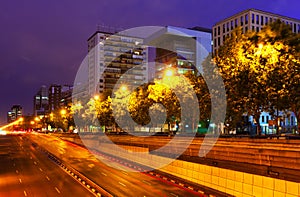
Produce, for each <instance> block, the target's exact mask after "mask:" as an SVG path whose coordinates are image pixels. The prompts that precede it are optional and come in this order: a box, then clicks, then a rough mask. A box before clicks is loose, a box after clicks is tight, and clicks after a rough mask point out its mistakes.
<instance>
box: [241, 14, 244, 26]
mask: <svg viewBox="0 0 300 197" xmlns="http://www.w3.org/2000/svg"><path fill="white" fill-rule="evenodd" d="M243 25H244V16H241V26H243Z"/></svg>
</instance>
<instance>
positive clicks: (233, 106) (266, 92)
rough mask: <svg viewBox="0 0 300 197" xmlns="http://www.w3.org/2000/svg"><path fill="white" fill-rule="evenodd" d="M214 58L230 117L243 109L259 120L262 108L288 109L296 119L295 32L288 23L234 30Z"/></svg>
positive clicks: (296, 38)
mask: <svg viewBox="0 0 300 197" xmlns="http://www.w3.org/2000/svg"><path fill="white" fill-rule="evenodd" d="M215 61H216V63H217V65H218V66H219V68H220V70H221V73H222V77H223V78H224V82H225V86H226V90H227V98H228V104H229V106H230V110H229V111H232V112H233V113H232V114H233V116H234V113H237V114H238V116H240V115H241V114H242V113H245V112H246V113H247V114H248V115H253V117H254V119H255V120H256V122H259V117H260V114H261V112H262V111H270V112H273V113H274V111H275V110H292V111H293V112H294V113H295V114H296V116H298V117H297V118H298V120H299V115H298V114H299V93H298V92H299V91H298V90H299V80H298V79H299V35H297V36H296V35H295V34H293V33H292V31H291V29H290V27H289V26H287V25H286V24H284V23H282V22H280V21H276V22H275V23H272V24H270V25H268V26H266V27H265V28H263V29H262V30H261V31H260V32H248V33H245V34H242V33H241V30H239V29H237V30H235V31H234V32H233V34H232V36H231V37H229V38H227V40H226V41H225V44H224V45H223V46H222V47H221V48H220V50H219V51H218V54H217V56H216V57H215ZM297 91H298V92H297ZM292 99H293V100H292ZM292 106H293V107H292ZM229 114H231V113H229ZM233 116H230V117H233ZM298 125H299V124H298ZM258 126H259V125H258Z"/></svg>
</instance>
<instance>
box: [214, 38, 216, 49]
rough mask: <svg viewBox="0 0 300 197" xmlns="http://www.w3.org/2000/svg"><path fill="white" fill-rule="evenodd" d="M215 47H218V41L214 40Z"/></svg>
mask: <svg viewBox="0 0 300 197" xmlns="http://www.w3.org/2000/svg"><path fill="white" fill-rule="evenodd" d="M214 46H215V47H217V39H215V40H214Z"/></svg>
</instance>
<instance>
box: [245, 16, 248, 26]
mask: <svg viewBox="0 0 300 197" xmlns="http://www.w3.org/2000/svg"><path fill="white" fill-rule="evenodd" d="M245 24H248V14H246V15H245Z"/></svg>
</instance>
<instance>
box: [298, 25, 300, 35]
mask: <svg viewBox="0 0 300 197" xmlns="http://www.w3.org/2000/svg"><path fill="white" fill-rule="evenodd" d="M298 33H300V24H298Z"/></svg>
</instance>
